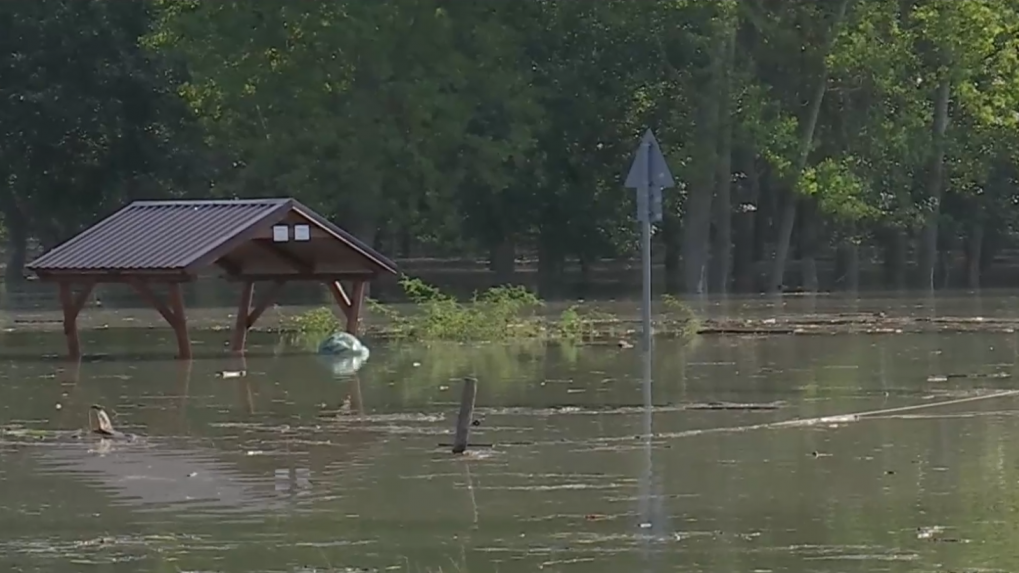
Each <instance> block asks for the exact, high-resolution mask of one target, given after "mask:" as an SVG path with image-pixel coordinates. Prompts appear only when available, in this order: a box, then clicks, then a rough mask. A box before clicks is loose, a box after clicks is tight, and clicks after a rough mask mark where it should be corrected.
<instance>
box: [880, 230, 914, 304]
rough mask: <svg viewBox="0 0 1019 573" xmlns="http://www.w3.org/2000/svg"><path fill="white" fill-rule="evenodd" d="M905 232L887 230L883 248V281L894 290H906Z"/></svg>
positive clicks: (906, 242) (906, 243)
mask: <svg viewBox="0 0 1019 573" xmlns="http://www.w3.org/2000/svg"><path fill="white" fill-rule="evenodd" d="M907 245H908V241H907V238H906V231H905V230H904V229H900V228H898V227H895V228H892V229H889V230H888V233H887V239H886V241H885V246H884V247H885V248H884V268H885V276H884V280H885V283H886V285H887V286H889V287H892V288H894V289H896V290H903V289H905V288H906V250H907Z"/></svg>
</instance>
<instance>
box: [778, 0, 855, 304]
mask: <svg viewBox="0 0 1019 573" xmlns="http://www.w3.org/2000/svg"><path fill="white" fill-rule="evenodd" d="M849 2H850V0H842V1H841V3H840V4H839V8H838V12H837V14H836V16H835V21H834V22H833V23H832V28H831V31H830V32H829V34H828V40H827V42H826V46H825V49H824V52H823V53H822V59H821V73H820V75H819V76H818V79H817V85H816V86H814V93H813V94H811V96H810V105H809V109H808V111H807V117H806V121H805V122H804V124H803V125H804V129H803V131H802V133H801V134H800V146H799V155H798V156H797V161H796V171H795V172H794V173H793V179H792V183H791V185H790V186H789V189H788V191H787V193H786V198H785V205H784V207H783V209H782V220H781V223H780V224H779V231H778V244H777V246H776V247H775V259H774V261H773V264H772V267H771V280H770V281H769V284H768V290H769V291H770V292H773V293H774V292H778V291H779V290H780V289H781V287H782V283H783V282H784V281H785V267H786V262H787V260H788V258H789V245H790V243H791V242H792V238H793V227H794V226H795V225H796V208H797V204H798V203H799V194H798V190H797V186H798V185H799V180H800V177H802V176H803V170H804V169H806V167H807V159H808V158H809V157H810V149H811V147H812V146H813V143H814V132H815V131H816V130H817V120H818V118H819V117H820V115H821V103H822V102H823V101H824V95H825V92H826V91H827V86H828V64H827V57H828V53H829V52H831V48H832V45H833V44H834V43H835V38H836V36H837V35H838V28H839V26H840V25H841V23H842V20H843V19H845V16H846V10H847V9H848V8H849Z"/></svg>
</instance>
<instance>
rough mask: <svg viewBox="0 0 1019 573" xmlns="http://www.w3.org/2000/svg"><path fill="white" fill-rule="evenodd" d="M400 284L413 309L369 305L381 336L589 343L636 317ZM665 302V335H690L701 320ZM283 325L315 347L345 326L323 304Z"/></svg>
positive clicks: (497, 291)
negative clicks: (551, 311)
mask: <svg viewBox="0 0 1019 573" xmlns="http://www.w3.org/2000/svg"><path fill="white" fill-rule="evenodd" d="M400 286H401V287H402V288H403V290H404V293H405V295H406V296H407V298H408V299H409V300H410V301H411V305H410V310H408V311H405V312H401V311H398V310H397V309H396V308H394V307H392V306H388V305H382V304H379V303H378V302H376V301H372V300H369V301H368V304H367V307H368V311H369V314H370V315H371V316H373V317H375V318H376V319H378V322H379V323H380V325H381V329H380V330H381V334H384V335H385V336H387V337H389V338H394V339H403V340H415V341H450V342H502V341H508V340H527V339H537V340H561V341H564V342H588V341H592V340H595V339H603V338H618V337H625V336H627V335H628V334H630V332H631V331H632V321H630V322H627V321H622V320H620V319H618V318H617V317H614V316H612V315H610V314H608V313H605V312H600V311H597V310H593V309H585V308H582V307H581V306H580V305H571V306H569V307H568V308H566V309H565V310H563V311H562V313H560V315H559V316H558V317H556V318H552V319H549V318H545V317H542V316H540V315H538V314H537V313H536V312H535V311H537V310H538V309H540V308H541V307H542V306H543V303H542V301H541V300H540V299H539V298H538V297H537V296H535V295H534V294H533V293H532V292H530V291H528V290H527V289H525V288H523V287H520V286H499V287H493V288H490V289H488V290H486V291H485V292H483V293H481V294H478V295H475V296H474V297H473V298H472V299H471V300H470V301H468V302H460V301H458V300H456V299H455V298H454V297H452V296H450V295H448V294H445V293H443V292H442V291H440V290H439V289H437V288H435V287H434V286H432V285H429V284H427V283H425V282H424V281H422V280H421V279H417V278H411V277H403V278H402V279H401V280H400ZM664 304H665V308H666V311H667V316H666V317H665V318H664V320H662V321H661V324H662V331H663V333H665V334H682V335H687V334H690V333H691V330H690V329H691V327H692V326H693V325H695V324H696V321H695V320H694V317H693V314H692V312H690V309H689V307H687V306H686V305H684V304H683V303H682V302H680V301H678V300H677V299H674V298H671V297H666V298H665V300H664ZM283 328H284V329H285V330H286V331H288V332H291V333H293V334H294V335H295V340H296V341H297V342H298V343H299V344H301V345H305V346H310V345H313V344H317V343H318V341H320V340H321V339H322V338H324V337H325V336H327V335H328V334H330V333H332V332H334V331H336V330H337V329H339V328H341V324H340V322H339V320H337V318H336V315H335V314H334V313H333V311H332V310H331V309H329V308H327V307H321V308H315V309H311V310H308V311H305V312H303V313H301V314H299V315H297V316H294V317H291V318H288V319H286V320H285V321H284V324H283Z"/></svg>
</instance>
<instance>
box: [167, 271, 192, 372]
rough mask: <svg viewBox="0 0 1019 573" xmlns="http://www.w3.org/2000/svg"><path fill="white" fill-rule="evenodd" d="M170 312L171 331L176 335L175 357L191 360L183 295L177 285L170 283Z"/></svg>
mask: <svg viewBox="0 0 1019 573" xmlns="http://www.w3.org/2000/svg"><path fill="white" fill-rule="evenodd" d="M169 286H170V310H171V311H173V315H174V322H173V323H172V324H173V330H174V332H176V334H177V357H178V358H181V359H183V360H191V339H190V338H189V337H188V320H187V315H186V314H185V313H184V293H183V292H181V288H180V284H179V283H170V285H169Z"/></svg>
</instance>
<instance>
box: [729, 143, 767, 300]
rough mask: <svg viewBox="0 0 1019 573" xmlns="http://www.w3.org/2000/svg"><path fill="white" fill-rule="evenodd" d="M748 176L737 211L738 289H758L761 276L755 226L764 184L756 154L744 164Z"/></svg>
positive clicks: (736, 251)
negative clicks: (757, 267) (757, 263)
mask: <svg viewBox="0 0 1019 573" xmlns="http://www.w3.org/2000/svg"><path fill="white" fill-rule="evenodd" d="M743 173H744V174H746V179H745V180H744V182H743V185H741V187H740V192H739V202H740V205H739V206H738V208H737V210H736V215H735V219H736V245H735V253H734V255H735V256H734V257H733V275H734V277H735V280H736V284H735V287H736V291H737V292H753V291H754V290H756V289H757V275H756V271H755V268H754V263H755V262H756V260H757V259H756V258H755V254H756V251H757V239H756V237H757V231H756V228H755V225H756V223H757V216H758V213H759V211H758V202H759V199H760V192H761V184H760V176H759V175H758V173H757V162H756V157H755V154H754V153H748V154H747V156H746V160H745V165H744V167H743Z"/></svg>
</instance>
